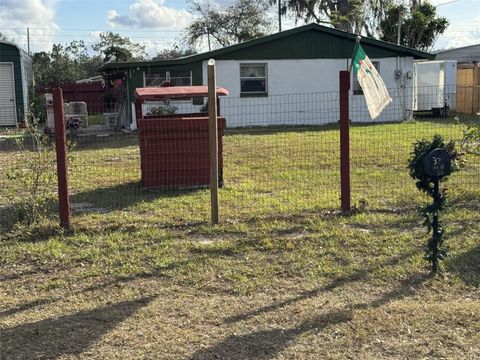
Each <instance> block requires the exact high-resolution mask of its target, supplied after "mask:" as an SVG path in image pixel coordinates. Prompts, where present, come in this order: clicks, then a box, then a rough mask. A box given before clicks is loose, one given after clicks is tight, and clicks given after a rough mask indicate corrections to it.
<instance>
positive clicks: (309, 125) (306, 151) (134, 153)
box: [0, 87, 480, 228]
mask: <svg viewBox="0 0 480 360" xmlns="http://www.w3.org/2000/svg"><path fill="white" fill-rule="evenodd" d="M416 91H417V92H421V93H422V96H421V97H419V96H413V95H412V94H413V90H412V89H401V90H398V89H390V94H391V96H392V99H393V102H392V104H391V105H390V106H389V107H388V108H387V109H386V110H385V111H384V112H383V113H382V115H381V116H380V118H379V119H377V120H376V121H375V122H372V121H371V119H370V117H369V115H368V111H367V108H366V106H365V102H364V101H365V100H364V97H363V96H359V94H358V95H357V94H351V95H350V118H351V122H352V125H351V133H350V148H351V150H350V155H351V186H352V202H353V204H354V206H355V208H356V209H359V210H361V209H363V208H365V209H368V210H371V211H398V212H402V211H403V210H404V209H413V208H415V207H416V206H417V204H419V203H421V202H422V201H425V198H424V197H422V195H421V194H420V193H419V192H418V191H417V190H416V189H415V184H414V181H413V180H412V179H411V178H410V177H409V175H408V170H407V159H408V157H409V154H410V152H411V150H412V144H413V143H414V142H415V141H416V140H417V139H422V138H425V139H431V138H432V137H433V135H435V134H440V135H442V136H443V137H444V138H445V140H446V141H454V142H455V143H456V144H457V146H461V145H462V139H463V135H464V131H465V130H466V128H467V127H468V126H469V125H472V124H476V125H477V126H478V125H479V116H478V115H476V114H465V113H458V112H456V111H455V109H456V108H457V107H461V106H462V105H461V102H462V100H461V98H460V97H456V98H455V102H453V103H452V100H451V99H452V96H453V95H452V94H455V93H454V91H453V89H452V90H451V91H450V92H449V91H448V90H445V89H442V90H441V91H440V90H439V89H438V88H432V87H430V88H423V89H420V88H417V89H416ZM439 93H440V100H439ZM447 93H449V94H450V95H449V96H450V100H449V106H450V109H448V111H447V109H446V108H445V107H444V105H445V104H444V101H445V98H446V94H447ZM406 94H407V95H406ZM409 94H410V95H409ZM413 98H416V99H417V101H418V102H417V104H416V105H415V104H407V102H406V100H405V99H410V100H412V99H413ZM420 98H421V101H420ZM410 100H409V101H410ZM420 103H421V104H420ZM432 104H436V105H435V106H432ZM420 105H421V106H424V107H426V108H425V109H423V108H421V106H420ZM415 106H416V108H415ZM427 107H429V108H427ZM219 108H220V109H219V111H220V114H221V116H222V117H223V118H225V121H226V127H225V129H223V125H222V123H221V121H220V122H219V124H220V126H219V128H220V131H219V133H220V136H219V145H220V152H219V157H220V164H221V166H220V167H221V171H220V183H221V185H222V187H221V189H220V192H219V197H220V218H221V221H233V222H240V223H241V222H242V221H247V220H248V219H249V218H251V217H257V216H273V217H274V216H288V215H295V214H298V213H302V212H315V211H323V210H337V209H339V207H340V200H339V199H340V144H339V138H340V133H339V125H338V120H339V96H338V93H333V92H332V93H309V94H286V95H276V96H268V97H250V98H245V97H239V98H235V97H224V98H222V99H221V100H220V102H219ZM432 108H433V111H432ZM88 109H90V110H89V112H88V115H86V118H84V123H83V124H81V125H78V124H77V125H72V124H69V123H68V122H67V128H68V130H67V133H68V138H69V140H70V142H69V144H70V145H69V185H70V194H71V206H72V210H73V216H74V218H73V222H74V224H76V225H77V226H81V225H82V223H84V222H92V221H94V222H97V223H98V224H99V226H103V227H105V228H108V227H109V226H113V225H112V224H113V223H115V226H116V227H122V226H128V224H131V223H137V224H138V223H142V224H145V225H154V226H158V225H159V224H160V225H168V224H178V223H184V222H206V221H208V220H209V216H210V201H209V196H210V194H209V190H208V173H209V172H208V171H209V160H208V159H209V150H208V144H209V143H208V118H207V114H206V113H205V111H206V110H207V109H208V103H207V100H206V99H204V98H197V99H193V100H187V101H185V100H181V101H179V100H172V101H167V102H150V103H145V104H143V105H142V115H141V116H142V117H143V119H142V118H139V117H138V116H137V118H136V120H134V121H133V122H131V121H130V114H134V109H133V108H132V107H130V105H128V106H127V104H125V103H122V104H118V105H116V106H113V107H112V108H111V109H110V110H111V111H108V112H103V110H102V109H104V104H89V107H88ZM92 109H100V110H99V111H98V112H97V111H94V110H92ZM412 109H416V110H418V111H417V112H415V113H414V112H413V110H412ZM422 110H425V111H422ZM426 110H428V111H426ZM137 115H138V114H137ZM85 120H86V121H85ZM87 125H88V126H87ZM77 127H78V129H77ZM135 127H138V130H135V131H131V130H132V129H133V128H135ZM41 131H44V130H41ZM46 132H48V131H46ZM53 139H54V137H53V135H50V140H49V141H50V144H52V143H53V142H54V140H53ZM18 143H22V144H24V145H25V147H26V148H29V149H30V150H29V151H31V149H32V140H31V136H30V135H29V134H28V133H26V132H25V131H21V130H15V129H10V130H7V131H2V135H1V138H0V157H1V162H0V164H1V165H0V166H1V172H0V185H1V187H0V189H1V193H2V196H1V200H0V207H1V209H2V213H3V214H5V213H6V212H7V211H8V209H9V207H10V206H11V205H12V204H11V202H12V201H14V200H12V199H14V198H15V196H13V197H12V191H28V189H25V188H24V189H20V188H19V187H18V186H14V184H13V182H17V184H18V183H20V184H22V179H12V177H11V176H9V173H11V169H12V168H13V167H20V168H21V167H22V161H23V160H22V159H24V154H25V151H27V150H23V151H20V150H19V149H18ZM22 154H23V155H22ZM51 154H52V156H54V154H53V153H51ZM479 175H480V157H479V156H478V155H474V154H467V155H466V165H465V167H464V168H463V169H462V171H460V172H458V173H455V174H454V175H452V176H451V179H450V180H449V189H450V196H451V199H452V201H453V203H454V204H458V206H468V205H469V204H471V203H472V202H476V203H477V204H478V199H479V195H480V176H479ZM23 180H25V179H23ZM23 184H24V185H23V186H24V187H27V188H28V187H32V186H33V185H32V183H31V181H30V182H28V181H27V182H25V181H24V182H23ZM55 192H56V189H55V187H54V186H53V187H51V195H52V197H53V198H54V197H55ZM7 194H8V196H7ZM112 216H115V221H113V220H112V219H113V218H112ZM2 217H4V218H5V215H2ZM119 218H120V219H121V221H118V219H119Z"/></svg>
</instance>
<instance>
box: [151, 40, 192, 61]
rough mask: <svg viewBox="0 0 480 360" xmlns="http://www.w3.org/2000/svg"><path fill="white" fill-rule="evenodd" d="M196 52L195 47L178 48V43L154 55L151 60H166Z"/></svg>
mask: <svg viewBox="0 0 480 360" xmlns="http://www.w3.org/2000/svg"><path fill="white" fill-rule="evenodd" d="M195 53H196V51H195V49H193V48H191V47H187V48H180V47H179V46H178V44H174V45H173V48H172V49H165V50H162V51H161V52H159V53H158V54H157V55H155V56H154V57H153V58H152V60H168V59H176V58H179V57H184V56H190V55H194V54H195Z"/></svg>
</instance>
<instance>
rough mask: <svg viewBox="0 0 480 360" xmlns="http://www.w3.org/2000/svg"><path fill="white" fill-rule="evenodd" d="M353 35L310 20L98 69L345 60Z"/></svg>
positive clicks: (394, 51)
mask: <svg viewBox="0 0 480 360" xmlns="http://www.w3.org/2000/svg"><path fill="white" fill-rule="evenodd" d="M356 37H357V35H356V34H352V33H348V32H345V31H341V30H337V29H333V28H329V27H326V26H322V25H318V24H314V23H313V24H308V25H304V26H300V27H297V28H294V29H290V30H286V31H282V32H279V33H275V34H272V35H267V36H264V37H262V38H258V39H254V40H250V41H246V42H243V43H240V44H236V45H232V46H227V47H224V48H221V49H217V50H212V51H208V52H204V53H201V54H195V55H190V56H186V57H181V58H177V59H171V60H157V61H141V62H125V63H108V64H105V65H103V66H102V67H101V68H100V71H111V70H120V69H127V68H135V67H144V66H171V65H184V64H189V63H192V62H198V61H203V60H207V59H210V58H214V59H217V60H257V59H345V58H351V57H352V51H353V45H354V43H355V41H356ZM361 44H362V47H363V48H364V50H365V52H366V53H367V54H368V55H369V57H371V58H385V57H396V56H410V57H413V58H415V59H428V60H432V59H435V55H434V54H430V53H427V52H423V51H419V50H415V49H412V48H409V47H406V46H401V45H395V44H392V43H389V42H385V41H381V40H376V39H372V38H368V37H362V40H361Z"/></svg>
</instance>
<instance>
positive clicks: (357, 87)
mask: <svg viewBox="0 0 480 360" xmlns="http://www.w3.org/2000/svg"><path fill="white" fill-rule="evenodd" d="M372 65H373V66H375V69H377V71H378V73H379V74H380V61H372ZM352 91H353V95H363V90H362V87H361V86H360V83H359V82H358V79H357V74H355V72H354V73H353V84H352Z"/></svg>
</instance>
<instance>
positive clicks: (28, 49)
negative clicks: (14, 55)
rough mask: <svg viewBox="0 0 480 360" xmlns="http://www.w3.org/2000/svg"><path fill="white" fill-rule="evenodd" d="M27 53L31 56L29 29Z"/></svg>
mask: <svg viewBox="0 0 480 360" xmlns="http://www.w3.org/2000/svg"><path fill="white" fill-rule="evenodd" d="M27 53H28V55H30V28H28V27H27Z"/></svg>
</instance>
